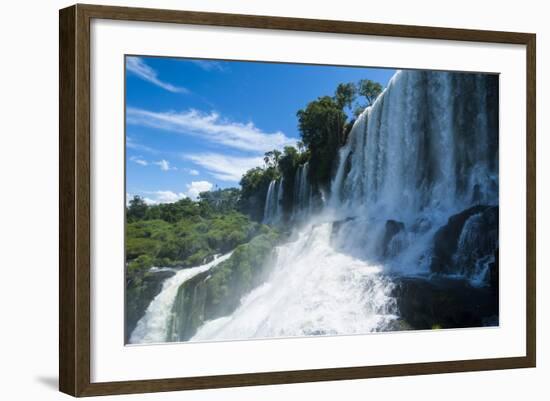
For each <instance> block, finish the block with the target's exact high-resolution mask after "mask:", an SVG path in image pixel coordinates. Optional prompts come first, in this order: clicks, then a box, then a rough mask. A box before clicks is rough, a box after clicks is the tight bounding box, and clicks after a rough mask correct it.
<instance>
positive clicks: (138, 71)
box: [126, 57, 189, 93]
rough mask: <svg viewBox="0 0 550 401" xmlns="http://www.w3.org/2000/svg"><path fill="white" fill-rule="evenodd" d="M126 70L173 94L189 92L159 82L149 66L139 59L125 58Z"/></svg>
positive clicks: (155, 73)
mask: <svg viewBox="0 0 550 401" xmlns="http://www.w3.org/2000/svg"><path fill="white" fill-rule="evenodd" d="M126 68H127V69H128V71H130V72H131V73H133V74H135V75H136V76H138V77H140V78H141V79H143V80H145V81H148V82H151V83H152V84H154V85H156V86H158V87H160V88H162V89H165V90H167V91H169V92H174V93H188V92H189V91H188V90H187V89H186V88H183V87H179V86H174V85H172V84H170V83H168V82H164V81H161V80H160V79H159V78H158V76H157V75H158V74H157V72H156V71H155V70H154V69H152V68H151V67H150V66H148V65H147V64H145V62H144V61H143V60H142V59H141V58H140V57H127V58H126Z"/></svg>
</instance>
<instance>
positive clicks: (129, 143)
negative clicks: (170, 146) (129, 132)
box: [126, 136, 160, 154]
mask: <svg viewBox="0 0 550 401" xmlns="http://www.w3.org/2000/svg"><path fill="white" fill-rule="evenodd" d="M126 147H127V148H128V149H133V150H138V151H141V152H147V153H151V154H158V153H160V152H159V151H158V150H157V149H153V148H151V147H150V146H146V145H143V144H141V143H139V142H136V141H135V139H134V138H132V137H131V136H126Z"/></svg>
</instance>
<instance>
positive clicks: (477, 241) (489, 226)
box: [430, 205, 498, 275]
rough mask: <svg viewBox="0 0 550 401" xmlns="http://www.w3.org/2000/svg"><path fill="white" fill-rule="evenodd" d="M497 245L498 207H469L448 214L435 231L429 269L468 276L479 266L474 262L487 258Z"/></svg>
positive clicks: (435, 271)
mask: <svg viewBox="0 0 550 401" xmlns="http://www.w3.org/2000/svg"><path fill="white" fill-rule="evenodd" d="M470 219H475V220H470ZM469 221H470V224H467V223H468V222H469ZM461 238H462V242H461ZM497 246H498V206H486V205H477V206H473V207H471V208H469V209H466V210H464V211H462V212H460V213H458V214H455V215H453V216H451V217H450V218H449V220H448V221H447V224H445V225H444V226H443V227H441V228H440V229H439V230H438V231H437V232H436V234H435V236H434V242H433V254H432V262H431V266H430V268H431V271H432V272H434V273H444V274H465V275H470V274H472V273H473V271H474V270H475V269H476V268H478V267H479V266H476V263H478V262H479V261H480V260H482V259H483V258H485V259H486V260H489V257H490V256H492V254H493V253H494V251H495V248H496V247H497Z"/></svg>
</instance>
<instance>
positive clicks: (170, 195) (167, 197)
mask: <svg viewBox="0 0 550 401" xmlns="http://www.w3.org/2000/svg"><path fill="white" fill-rule="evenodd" d="M144 193H145V194H149V195H152V197H144V198H143V200H144V201H145V202H146V203H147V204H149V205H158V204H159V203H174V202H177V201H179V200H180V199H183V198H186V197H187V194H185V193H184V192H174V191H169V190H164V191H162V190H160V191H145V192H144Z"/></svg>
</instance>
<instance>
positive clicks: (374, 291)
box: [191, 223, 396, 341]
mask: <svg viewBox="0 0 550 401" xmlns="http://www.w3.org/2000/svg"><path fill="white" fill-rule="evenodd" d="M332 232H333V225H332V223H319V224H316V225H309V226H308V227H307V228H305V229H303V230H302V231H301V232H300V233H299V234H298V238H297V240H296V241H294V242H291V243H289V244H287V245H284V246H281V247H279V248H278V249H277V258H276V262H275V266H274V269H273V272H272V275H271V277H270V278H269V279H268V280H267V281H266V282H265V283H264V284H263V285H261V286H260V287H258V288H256V289H255V290H253V291H252V292H251V293H250V294H248V295H247V296H245V297H244V298H243V300H242V301H241V306H240V307H239V308H238V309H237V310H236V311H235V312H234V313H233V314H232V315H230V316H227V317H222V318H219V319H215V320H212V321H210V322H207V323H206V324H204V325H203V326H202V327H201V328H200V329H199V331H198V332H197V333H196V335H195V336H194V337H193V338H192V339H191V340H192V341H196V340H211V339H216V340H221V339H239V338H253V337H274V336H277V337H281V336H282V337H286V336H301V335H333V334H342V333H344V334H354V333H367V332H371V331H379V330H384V329H386V328H387V327H389V325H390V323H391V322H392V321H393V320H395V318H396V316H395V312H396V310H395V303H394V300H393V298H392V297H391V295H390V293H391V290H392V283H391V281H390V280H388V279H387V278H386V277H385V276H384V275H383V274H381V272H382V270H383V267H382V266H379V265H372V264H369V263H367V262H365V261H362V260H359V259H356V258H353V257H351V256H348V255H346V254H343V253H341V252H338V251H337V250H335V249H334V248H333V247H332V246H331V244H330V242H331V241H330V238H331V236H332Z"/></svg>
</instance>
